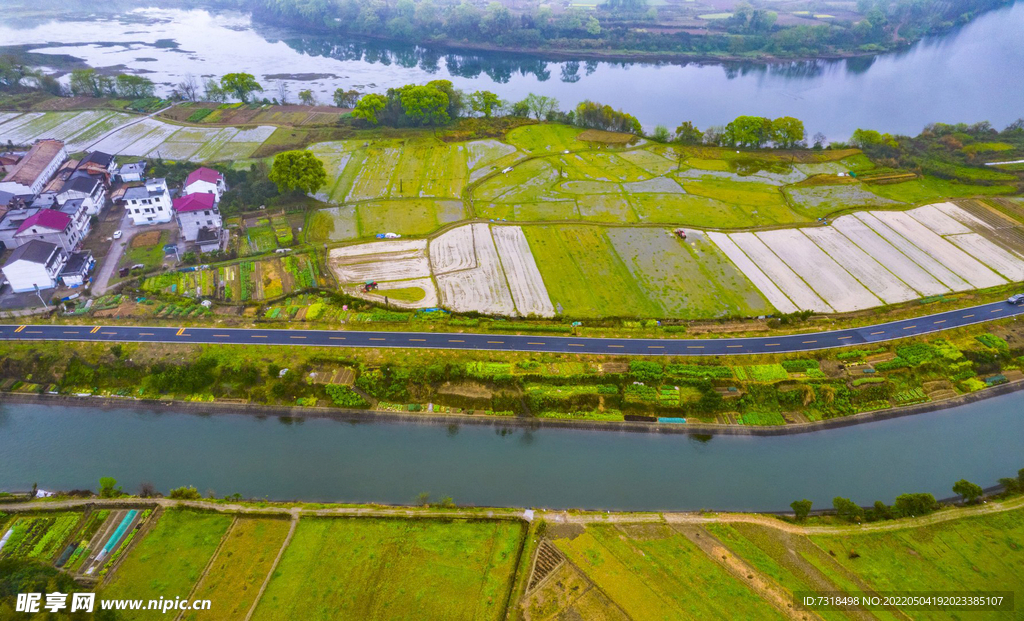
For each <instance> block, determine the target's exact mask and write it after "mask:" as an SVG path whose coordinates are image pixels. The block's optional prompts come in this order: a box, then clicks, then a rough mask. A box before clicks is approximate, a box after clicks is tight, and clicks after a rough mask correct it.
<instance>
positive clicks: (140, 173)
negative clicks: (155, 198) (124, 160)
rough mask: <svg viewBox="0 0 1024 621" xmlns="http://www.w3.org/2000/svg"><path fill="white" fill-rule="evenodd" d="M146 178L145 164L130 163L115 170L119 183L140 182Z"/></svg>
mask: <svg viewBox="0 0 1024 621" xmlns="http://www.w3.org/2000/svg"><path fill="white" fill-rule="evenodd" d="M145 176H146V163H145V162H131V163H128V164H125V165H123V166H121V168H118V169H117V178H118V179H120V180H121V183H134V182H136V181H142V180H143V178H145Z"/></svg>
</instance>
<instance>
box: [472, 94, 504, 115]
mask: <svg viewBox="0 0 1024 621" xmlns="http://www.w3.org/2000/svg"><path fill="white" fill-rule="evenodd" d="M500 105H501V99H500V98H499V97H498V96H497V95H495V94H494V93H492V92H491V91H476V92H474V93H473V94H472V95H470V96H469V107H470V109H472V110H473V112H476V113H477V114H482V115H484V118H485V119H489V118H491V115H492V114H494V110H495V108H497V107H498V106H500Z"/></svg>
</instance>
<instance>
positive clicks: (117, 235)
mask: <svg viewBox="0 0 1024 621" xmlns="http://www.w3.org/2000/svg"><path fill="white" fill-rule="evenodd" d="M122 235H124V233H122V232H121V229H118V230H116V231H114V239H121V236H122Z"/></svg>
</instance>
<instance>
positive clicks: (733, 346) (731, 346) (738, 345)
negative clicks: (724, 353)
mask: <svg viewBox="0 0 1024 621" xmlns="http://www.w3.org/2000/svg"><path fill="white" fill-rule="evenodd" d="M726 347H743V346H742V345H726Z"/></svg>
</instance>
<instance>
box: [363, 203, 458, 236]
mask: <svg viewBox="0 0 1024 621" xmlns="http://www.w3.org/2000/svg"><path fill="white" fill-rule="evenodd" d="M355 209H356V214H357V216H358V221H359V232H360V234H361V235H362V236H363V237H371V236H373V235H376V234H377V233H398V234H400V235H423V234H426V233H431V232H433V231H434V230H436V229H437V228H438V227H440V226H443V225H445V224H448V223H450V222H458V221H459V220H462V219H464V218H465V217H466V216H465V212H464V211H463V207H462V201H454V200H448V201H433V200H427V199H418V198H417V199H406V200H390V201H372V202H367V203H358V204H357V205H356V206H355Z"/></svg>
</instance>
